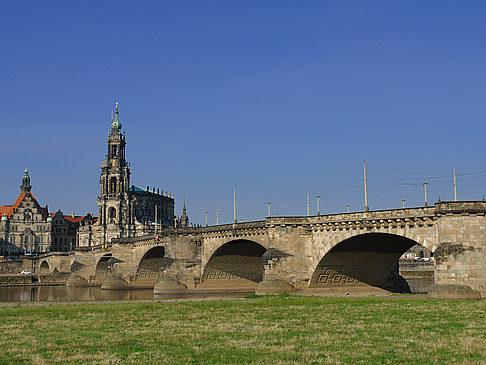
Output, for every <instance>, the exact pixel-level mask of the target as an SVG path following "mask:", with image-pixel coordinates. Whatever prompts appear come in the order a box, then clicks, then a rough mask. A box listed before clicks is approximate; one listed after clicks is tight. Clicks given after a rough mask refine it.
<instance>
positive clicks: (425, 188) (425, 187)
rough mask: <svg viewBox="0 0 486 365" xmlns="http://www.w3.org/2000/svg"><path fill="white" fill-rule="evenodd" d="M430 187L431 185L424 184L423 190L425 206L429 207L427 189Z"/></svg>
mask: <svg viewBox="0 0 486 365" xmlns="http://www.w3.org/2000/svg"><path fill="white" fill-rule="evenodd" d="M428 187H429V183H428V182H424V183H423V184H422V188H424V190H425V206H426V207H428V206H429V205H428V204H427V188H428Z"/></svg>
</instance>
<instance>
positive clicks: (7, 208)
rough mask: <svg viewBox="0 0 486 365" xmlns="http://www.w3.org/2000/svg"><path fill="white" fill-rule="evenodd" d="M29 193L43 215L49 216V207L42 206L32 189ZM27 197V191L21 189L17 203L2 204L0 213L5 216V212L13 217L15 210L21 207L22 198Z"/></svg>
mask: <svg viewBox="0 0 486 365" xmlns="http://www.w3.org/2000/svg"><path fill="white" fill-rule="evenodd" d="M27 194H29V195H30V196H31V197H32V201H33V202H34V205H35V207H36V208H37V209H39V210H40V211H41V212H42V215H43V216H44V218H47V215H48V213H47V208H43V207H41V206H40V204H39V203H38V202H37V200H36V198H35V197H34V194H32V192H31V191H29V192H28V193H27ZM24 198H25V191H23V190H22V191H21V192H20V194H19V197H18V198H17V200H16V201H15V203H14V204H13V205H4V206H0V214H1V215H2V217H3V214H6V215H7V217H9V218H10V217H11V216H12V214H13V212H14V211H16V210H17V209H19V205H20V203H22V200H24Z"/></svg>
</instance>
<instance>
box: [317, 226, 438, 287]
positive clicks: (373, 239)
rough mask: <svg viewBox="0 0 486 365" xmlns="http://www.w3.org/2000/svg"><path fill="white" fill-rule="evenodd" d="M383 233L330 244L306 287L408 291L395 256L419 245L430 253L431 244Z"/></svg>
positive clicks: (359, 235)
mask: <svg viewBox="0 0 486 365" xmlns="http://www.w3.org/2000/svg"><path fill="white" fill-rule="evenodd" d="M415 237H418V238H419V239H418V240H414V239H412V238H409V237H407V236H406V235H399V234H393V233H383V232H366V233H361V234H357V235H354V236H351V237H348V238H345V239H344V240H341V241H340V242H338V243H337V244H334V245H332V247H330V248H329V249H328V250H327V251H326V253H325V254H324V255H323V257H322V258H321V259H320V261H319V263H318V264H317V267H316V268H315V270H314V271H313V274H312V277H311V279H310V282H309V287H310V288H322V289H325V288H327V289H331V288H338V287H348V288H349V287H358V286H372V287H378V288H381V289H385V290H389V291H394V292H407V291H409V290H410V288H409V287H408V284H407V282H406V281H405V280H404V279H403V278H402V277H401V276H400V275H399V273H398V265H397V263H398V259H399V258H400V257H401V256H402V255H403V254H404V253H405V252H406V251H407V250H408V249H409V248H411V247H413V246H415V245H417V244H421V245H423V246H425V247H426V248H428V249H430V250H431V251H432V252H433V250H434V249H435V247H434V245H432V244H430V242H429V241H428V240H425V239H423V238H420V237H419V236H415Z"/></svg>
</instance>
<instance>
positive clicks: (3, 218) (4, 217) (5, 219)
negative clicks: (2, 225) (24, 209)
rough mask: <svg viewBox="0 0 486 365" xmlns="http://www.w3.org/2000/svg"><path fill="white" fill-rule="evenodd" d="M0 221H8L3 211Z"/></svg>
mask: <svg viewBox="0 0 486 365" xmlns="http://www.w3.org/2000/svg"><path fill="white" fill-rule="evenodd" d="M2 221H8V218H7V216H6V215H5V213H4V214H3V217H2Z"/></svg>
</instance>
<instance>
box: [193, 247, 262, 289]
mask: <svg viewBox="0 0 486 365" xmlns="http://www.w3.org/2000/svg"><path fill="white" fill-rule="evenodd" d="M266 251H267V249H266V248H265V247H264V246H263V245H261V244H260V243H257V242H255V241H253V240H248V239H237V240H232V241H229V242H226V243H225V244H223V245H221V246H220V247H219V248H217V249H216V250H215V251H214V253H213V254H212V255H211V257H210V258H209V260H208V262H207V264H206V265H205V266H204V267H203V274H202V278H201V284H200V285H199V287H201V288H211V287H218V288H224V287H227V288H237V287H242V288H243V287H244V288H253V287H256V285H257V284H258V283H259V282H260V281H261V280H262V278H263V254H264V253H265V252H266Z"/></svg>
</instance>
